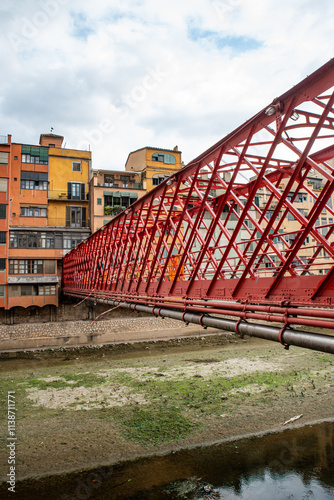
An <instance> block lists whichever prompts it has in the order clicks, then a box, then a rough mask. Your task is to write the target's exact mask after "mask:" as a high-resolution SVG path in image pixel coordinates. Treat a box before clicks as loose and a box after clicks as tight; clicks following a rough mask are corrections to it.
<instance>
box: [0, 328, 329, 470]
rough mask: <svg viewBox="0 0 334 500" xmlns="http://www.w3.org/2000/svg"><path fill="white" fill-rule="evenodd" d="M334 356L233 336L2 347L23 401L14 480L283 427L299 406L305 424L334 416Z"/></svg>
mask: <svg viewBox="0 0 334 500" xmlns="http://www.w3.org/2000/svg"><path fill="white" fill-rule="evenodd" d="M333 361H334V358H333V357H332V356H331V355H326V354H322V353H317V352H313V351H307V350H304V349H298V348H290V350H289V351H287V350H285V349H283V347H282V346H281V345H279V344H275V343H272V342H266V341H262V340H258V339H250V338H245V339H244V340H241V339H238V338H237V337H235V336H232V335H229V334H226V335H224V334H223V335H214V334H212V335H208V336H206V337H205V336H198V335H197V336H195V338H193V339H191V338H190V337H189V338H187V339H184V340H183V339H181V338H178V339H174V340H166V341H159V342H154V341H153V340H152V341H150V342H149V343H145V342H142V343H138V344H118V345H117V346H112V345H110V346H106V347H103V348H93V349H88V348H86V349H79V348H78V349H73V348H72V349H68V350H53V351H52V350H50V351H49V352H47V351H39V352H33V351H28V352H26V353H20V354H18V353H7V354H4V355H2V356H1V366H0V370H1V374H0V376H1V385H2V389H3V395H2V398H3V401H7V399H5V398H6V394H7V391H15V402H16V409H17V412H16V432H17V438H18V439H17V447H16V451H17V456H16V458H17V464H16V466H17V468H16V471H17V479H18V480H21V479H23V478H28V477H41V476H46V475H48V474H61V473H68V472H71V471H75V470H81V469H91V468H93V467H98V466H110V465H111V464H115V463H117V462H120V461H123V460H129V459H135V458H137V457H143V456H150V455H154V454H165V453H168V452H171V451H177V450H180V449H183V448H186V447H192V446H196V445H202V444H209V443H215V442H219V441H222V440H224V439H230V438H232V437H233V436H240V435H247V434H250V433H256V432H265V431H268V430H279V429H282V428H284V427H282V424H283V423H284V422H285V421H287V420H289V419H290V418H291V417H294V416H296V415H302V417H301V418H300V419H299V421H298V422H297V423H298V424H300V423H305V424H306V423H308V422H312V421H315V420H322V419H326V418H331V417H333V407H334V406H333V403H334V364H333ZM297 423H291V424H288V426H293V425H297ZM6 432H7V431H6V428H4V433H2V437H1V463H2V464H4V467H2V468H1V472H2V480H4V479H5V475H6V467H7V453H6V446H5V445H6V441H7V434H6Z"/></svg>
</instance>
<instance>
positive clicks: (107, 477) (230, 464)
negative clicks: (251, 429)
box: [0, 422, 334, 500]
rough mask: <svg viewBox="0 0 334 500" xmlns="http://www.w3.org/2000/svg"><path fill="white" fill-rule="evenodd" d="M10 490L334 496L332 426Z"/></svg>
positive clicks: (50, 494)
mask: <svg viewBox="0 0 334 500" xmlns="http://www.w3.org/2000/svg"><path fill="white" fill-rule="evenodd" d="M4 492H5V490H4V489H3V488H2V487H0V497H1V498H6V496H2V493H4ZM17 492H18V493H19V495H18V496H19V498H24V499H30V498H32V499H36V498H38V499H39V500H43V499H47V500H52V499H61V500H65V499H66V500H73V499H80V498H81V499H82V498H85V499H90V498H91V499H96V500H99V499H101V500H102V499H108V500H109V499H112V500H123V499H127V500H144V499H145V500H165V499H166V500H174V499H175V500H177V499H203V500H209V499H210V500H213V499H224V500H226V499H229V500H234V499H238V500H240V499H242V500H246V499H247V500H253V499H254V500H255V499H256V500H259V499H260V500H261V499H263V500H286V499H289V500H300V499H303V500H312V499H315V500H327V499H333V498H334V423H332V422H327V423H323V424H319V425H314V426H310V425H308V426H305V427H302V428H297V429H291V430H285V431H284V432H282V433H277V434H270V435H266V436H263V437H252V438H248V439H242V440H238V441H234V442H229V443H223V444H221V445H215V446H209V447H199V448H196V449H192V450H183V451H180V452H176V453H171V454H169V455H166V456H162V457H152V458H147V459H141V460H136V461H132V462H125V463H122V464H117V465H116V466H112V467H100V468H99V469H95V470H93V471H85V472H81V473H75V474H74V473H73V474H68V475H66V476H54V477H49V478H45V479H42V480H39V481H37V480H36V481H33V480H30V481H22V482H21V483H18V484H17Z"/></svg>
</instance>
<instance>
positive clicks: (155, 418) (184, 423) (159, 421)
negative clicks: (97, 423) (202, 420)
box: [111, 406, 200, 447]
mask: <svg viewBox="0 0 334 500" xmlns="http://www.w3.org/2000/svg"><path fill="white" fill-rule="evenodd" d="M111 415H112V416H113V418H114V419H115V420H116V421H117V422H118V423H119V424H120V425H121V426H122V427H123V428H124V429H125V436H126V437H127V438H128V439H130V440H132V441H136V442H139V443H140V444H141V445H143V446H146V447H147V446H151V445H154V446H156V445H161V444H165V443H170V442H172V441H179V440H181V439H184V438H186V437H187V436H189V434H191V433H192V432H194V431H196V430H197V429H199V427H200V424H199V423H197V422H193V421H192V420H190V418H186V417H184V416H183V415H182V414H181V411H180V410H179V409H176V408H169V407H164V408H156V407H146V408H138V407H133V406H130V407H123V408H115V409H113V410H112V411H111Z"/></svg>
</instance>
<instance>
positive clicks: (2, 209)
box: [0, 204, 6, 219]
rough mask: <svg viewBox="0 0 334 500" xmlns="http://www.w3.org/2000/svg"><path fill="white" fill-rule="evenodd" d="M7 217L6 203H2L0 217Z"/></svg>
mask: <svg viewBox="0 0 334 500" xmlns="http://www.w3.org/2000/svg"><path fill="white" fill-rule="evenodd" d="M5 218H6V205H3V204H0V219H5Z"/></svg>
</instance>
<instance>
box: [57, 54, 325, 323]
mask: <svg viewBox="0 0 334 500" xmlns="http://www.w3.org/2000/svg"><path fill="white" fill-rule="evenodd" d="M333 85H334V61H333V60H331V61H329V62H328V63H327V64H325V65H324V66H323V67H322V68H320V69H319V70H317V71H316V72H315V73H313V74H312V75H310V76H309V77H307V78H306V79H304V80H303V81H302V82H301V83H299V84H298V85H296V86H295V87H293V88H292V89H291V90H289V91H288V92H286V93H285V94H283V95H281V96H280V97H279V98H277V99H275V100H274V101H273V102H272V103H271V104H270V105H269V106H267V107H266V108H264V109H263V110H262V111H260V112H259V113H257V114H256V115H255V116H254V117H253V118H252V119H250V120H248V121H247V122H246V123H244V124H243V125H241V126H240V127H239V128H237V129H236V130H235V131H234V132H232V133H231V134H229V135H228V136H226V137H225V138H223V139H222V140H221V141H219V142H218V143H217V144H215V145H214V146H212V147H211V148H209V149H208V150H207V151H205V152H204V153H203V154H202V155H200V156H198V157H197V158H195V159H194V160H193V161H191V162H190V163H189V164H188V165H187V166H186V167H184V168H183V169H181V170H180V171H178V172H176V173H175V174H174V175H173V176H172V177H170V178H169V179H168V180H165V181H164V182H163V183H161V184H160V185H159V186H156V187H155V188H154V189H153V190H152V191H150V192H149V193H147V194H146V195H145V196H144V197H143V198H140V199H139V200H138V201H137V202H136V203H134V204H133V205H131V207H129V208H128V209H127V210H126V211H124V212H122V213H121V214H119V215H118V216H116V217H114V219H112V221H111V222H110V223H108V224H107V225H106V226H104V227H103V228H101V229H100V230H99V231H97V232H96V233H94V234H93V235H91V236H90V237H89V238H88V239H87V240H86V241H85V242H83V243H82V244H81V245H79V246H78V247H76V248H75V249H73V250H72V251H71V252H69V253H68V254H67V255H66V256H65V257H64V261H63V290H64V293H74V291H75V293H76V294H79V295H81V296H83V297H84V296H88V295H89V296H90V297H91V296H94V297H96V298H97V299H103V300H107V299H108V298H112V299H113V300H127V301H129V300H131V301H133V302H136V303H141V304H145V303H149V304H156V303H160V304H164V305H165V304H168V303H169V300H172V301H174V302H173V303H174V305H175V304H177V308H180V307H181V308H182V307H183V308H187V309H188V308H189V307H192V308H196V307H197V308H198V307H200V308H201V309H200V310H199V309H194V310H197V311H202V309H203V308H204V309H205V308H209V309H210V310H212V311H214V312H215V314H231V315H233V316H236V317H239V318H242V317H247V318H248V319H252V320H258V319H260V316H261V318H262V319H263V318H264V317H265V318H266V320H267V321H277V320H279V321H282V322H283V321H285V320H284V317H285V316H286V315H285V313H282V314H281V313H280V312H279V311H278V310H275V312H274V314H272V312H273V311H267V312H265V311H264V310H261V311H260V310H257V309H256V307H260V308H268V307H271V308H272V307H278V308H282V307H283V306H284V307H285V306H286V305H287V304H289V305H290V307H292V308H293V309H295V308H298V307H299V308H301V307H302V308H303V310H304V311H305V310H306V311H308V312H309V315H310V317H309V318H307V317H305V316H303V313H301V314H300V315H298V313H297V314H296V315H293V316H292V317H289V322H290V323H291V324H300V325H302V324H303V325H310V324H311V323H312V325H315V324H316V323H317V324H318V326H322V327H324V326H325V325H328V324H329V323H330V321H331V320H332V319H334V318H332V317H331V318H330V319H328V316H326V314H328V312H329V311H330V308H331V307H333V305H334V279H333V277H334V270H333V269H334V210H333V205H334V161H333V158H334V146H333V144H334V110H333V103H334V95H333V88H332V87H333ZM320 187H321V189H320ZM306 212H307V213H306ZM200 299H202V300H203V299H205V301H206V303H207V306H203V305H195V303H193V304H192V305H189V301H199V300H200ZM155 301H157V302H155ZM217 301H218V302H217ZM226 301H228V302H229V304H230V306H229V308H226V307H225V306H224V305H223V303H225V302H226ZM213 304H215V305H213ZM240 304H241V305H242V307H243V308H245V307H247V308H250V307H253V309H249V310H248V311H246V309H240V308H239V306H240ZM236 305H237V306H238V307H236V308H235V307H234V306H236ZM284 307H283V309H284ZM254 308H255V309H254ZM232 313H233V314H232ZM245 314H246V316H245ZM284 315H285V316H284ZM310 322H311V323H310Z"/></svg>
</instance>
